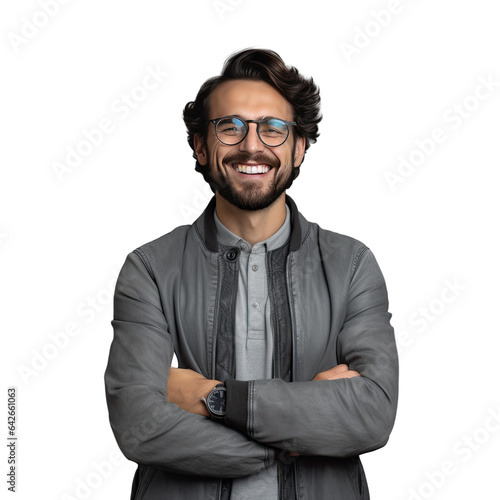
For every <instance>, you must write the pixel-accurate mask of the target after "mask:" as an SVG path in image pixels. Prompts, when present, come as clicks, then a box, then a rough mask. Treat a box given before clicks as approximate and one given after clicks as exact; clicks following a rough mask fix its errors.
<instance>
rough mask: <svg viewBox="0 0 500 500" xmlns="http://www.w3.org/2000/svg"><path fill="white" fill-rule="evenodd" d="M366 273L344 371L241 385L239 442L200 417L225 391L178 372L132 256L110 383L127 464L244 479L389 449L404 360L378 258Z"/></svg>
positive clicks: (355, 299)
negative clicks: (287, 459)
mask: <svg viewBox="0 0 500 500" xmlns="http://www.w3.org/2000/svg"><path fill="white" fill-rule="evenodd" d="M368 258H369V259H370V260H367V259H368ZM361 267H365V270H364V271H363V273H362V274H360V275H359V276H356V275H355V276H354V277H353V279H352V281H351V283H350V295H349V303H348V307H347V313H346V316H345V321H344V323H343V325H342V329H341V331H339V333H338V340H337V346H338V353H337V354H338V359H339V360H341V362H342V363H343V364H341V365H338V366H336V367H333V368H331V369H330V370H326V371H324V372H321V373H319V374H317V375H316V376H315V377H314V380H313V381H308V382H307V381H305V382H293V383H289V382H284V381H282V380H278V379H274V380H256V381H251V382H248V383H246V382H240V383H243V384H248V394H249V395H250V396H251V397H249V398H248V412H249V415H251V426H249V428H248V429H246V430H245V431H243V432H240V430H237V429H239V428H232V427H229V426H224V425H221V424H219V423H217V422H213V421H212V420H211V419H208V418H206V417H204V416H201V415H207V413H206V409H205V407H204V405H203V403H202V402H201V397H202V396H205V397H206V396H207V395H208V393H209V392H210V391H211V390H212V389H213V388H214V386H215V385H216V384H217V383H218V382H219V381H217V380H207V379H206V378H205V377H203V376H202V375H200V374H198V373H196V372H193V371H191V370H186V369H171V368H170V365H171V360H172V357H173V355H174V345H173V340H172V337H171V335H170V333H169V327H168V324H167V321H166V317H165V314H164V311H163V305H164V304H163V303H162V300H161V298H160V297H159V294H158V286H157V284H156V283H155V282H154V280H153V279H152V278H151V275H150V274H149V272H148V271H147V269H146V266H145V264H144V261H143V259H142V258H141V257H139V256H138V255H137V254H136V253H133V254H130V255H129V257H128V258H127V261H126V262H125V264H124V266H123V268H122V271H121V273H120V276H119V278H118V283H117V288H116V293H115V318H114V320H113V326H114V330H115V335H114V340H113V344H112V347H111V351H110V357H109V363H108V368H107V370H106V377H105V378H106V390H107V400H108V408H109V414H110V421H111V426H112V428H113V431H114V433H115V436H116V439H117V442H118V444H119V446H120V448H121V450H122V451H123V453H124V454H125V456H126V457H127V458H129V459H130V460H133V461H135V462H138V463H143V464H150V465H153V466H155V467H158V468H162V469H165V470H168V471H171V472H175V473H180V474H193V475H201V476H213V477H242V476H245V475H250V474H255V473H257V472H259V471H261V470H263V469H265V468H267V467H269V466H270V465H271V464H272V463H273V461H274V460H276V457H277V456H278V455H277V453H279V452H277V451H276V450H285V451H288V452H293V453H300V454H309V455H325V456H333V457H343V456H350V455H358V454H360V453H364V452H366V451H371V450H374V449H376V448H378V447H380V446H383V445H384V444H385V442H386V441H387V439H388V435H389V433H390V431H391V429H392V425H393V421H394V416H395V408H396V401H397V353H396V348H395V343H394V336H393V331H392V328H391V327H390V325H389V318H390V315H389V314H388V313H387V299H386V295H385V292H384V290H385V284H384V282H383V278H382V277H381V274H380V271H379V270H378V267H377V266H376V264H375V262H374V260H373V259H372V258H371V257H367V258H365V259H364V260H363V262H361V263H360V264H359V265H358V269H359V268H361ZM359 272H360V273H361V271H359ZM347 367H349V368H347ZM358 375H360V376H358ZM232 382H233V383H234V382H238V381H232ZM167 395H168V396H167ZM228 402H230V395H229V394H228ZM277 403H278V404H277ZM285 422H286V425H283V423H285ZM214 442H217V443H218V446H213V445H212V443H214ZM221 471H224V472H222V473H221Z"/></svg>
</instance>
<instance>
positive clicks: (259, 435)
mask: <svg viewBox="0 0 500 500" xmlns="http://www.w3.org/2000/svg"><path fill="white" fill-rule="evenodd" d="M390 318H391V315H390V313H389V312H388V299H387V291H386V286H385V282H384V278H383V276H382V273H381V271H380V269H379V267H378V264H377V262H376V260H375V258H374V257H373V255H372V253H371V252H370V250H368V249H367V248H366V247H364V251H363V252H362V255H361V256H360V258H359V262H358V265H357V267H356V269H355V271H354V273H353V276H352V279H351V281H350V285H349V291H348V297H347V306H346V316H345V321H344V324H343V326H342V328H341V330H340V332H339V334H338V339H337V349H338V351H337V352H338V361H339V364H342V363H345V364H347V365H348V366H349V368H350V369H352V370H356V371H358V372H359V373H360V375H361V376H360V377H354V378H350V379H339V380H324V381H314V382H312V381H311V382H292V383H286V382H284V381H282V380H278V379H274V380H258V381H250V382H242V381H226V386H227V388H228V396H227V397H228V416H227V418H226V423H227V424H228V425H230V426H233V427H235V428H238V429H240V430H243V431H245V432H247V433H248V435H249V436H250V437H252V438H253V439H255V440H257V441H259V442H261V443H265V444H268V445H270V446H274V447H276V448H280V449H282V450H286V451H289V452H298V453H301V454H308V455H324V456H332V457H347V456H351V455H359V454H361V453H364V452H368V451H372V450H375V449H377V448H380V447H382V446H384V445H385V443H386V442H387V440H388V439H389V434H390V432H391V430H392V427H393V425H394V420H395V416H396V405H397V394H398V358H397V350H396V345H395V340H394V331H393V328H392V326H391V325H390V322H389V320H390Z"/></svg>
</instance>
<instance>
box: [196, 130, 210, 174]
mask: <svg viewBox="0 0 500 500" xmlns="http://www.w3.org/2000/svg"><path fill="white" fill-rule="evenodd" d="M193 145H194V152H195V154H196V157H197V158H198V163H199V164H200V165H203V166H205V165H206V164H207V162H208V158H207V145H206V141H205V139H204V138H203V137H201V136H200V134H195V135H194V137H193Z"/></svg>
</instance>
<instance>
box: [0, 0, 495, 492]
mask: <svg viewBox="0 0 500 500" xmlns="http://www.w3.org/2000/svg"><path fill="white" fill-rule="evenodd" d="M54 2H55V0H51V1H49V0H47V3H48V4H52V5H54ZM42 3H43V2H42V1H40V2H37V1H32V0H23V1H21V0H18V1H16V2H9V3H7V2H4V3H3V5H2V14H1V16H0V19H1V20H0V25H1V34H2V43H1V46H0V51H1V58H2V59H1V60H2V63H1V71H2V78H1V80H0V85H1V93H0V99H1V102H0V104H1V107H0V109H1V111H0V114H1V119H2V129H1V143H2V147H1V151H0V154H1V181H0V189H1V193H0V203H1V205H0V267H1V271H0V272H1V275H0V276H1V278H0V283H1V288H0V290H1V291H0V293H1V297H0V300H1V304H2V312H1V332H2V344H3V345H2V355H3V361H2V367H5V370H6V373H5V376H4V378H3V380H5V382H4V383H3V388H4V389H3V390H4V391H5V394H4V396H3V397H4V401H6V400H7V394H6V393H7V386H11V385H13V386H17V389H18V436H19V441H18V448H17V452H18V459H19V467H18V493H17V498H19V499H30V500H31V499H33V498H40V499H66V500H67V499H70V498H71V499H75V498H84V497H85V496H86V497H87V498H92V499H109V498H128V497H129V494H130V486H131V481H132V476H133V472H134V470H135V466H134V464H132V463H129V462H126V461H125V460H121V461H120V460H118V461H117V459H116V457H117V456H118V455H116V450H117V445H116V443H115V441H114V437H113V435H112V432H111V429H110V427H109V423H108V417H107V409H106V403H105V398H104V384H103V372H104V369H105V365H106V362H107V355H108V349H109V345H110V342H111V339H112V329H111V326H110V320H111V317H112V305H111V302H110V299H111V294H112V290H113V287H114V281H115V278H116V272H117V271H118V270H119V269H120V267H121V265H122V264H123V261H124V259H125V256H126V255H127V253H128V252H130V251H131V250H133V249H134V248H136V247H137V246H139V245H141V244H143V243H145V242H147V241H150V240H152V239H154V238H156V237H158V236H160V235H161V234H164V233H166V232H168V231H170V230H171V229H172V228H174V227H175V226H178V225H180V224H185V223H189V222H191V221H192V220H193V219H194V218H195V217H196V215H197V214H199V213H200V212H201V210H202V208H203V207H204V205H205V203H206V202H207V201H208V199H209V191H208V189H207V188H206V187H205V184H204V181H203V179H202V177H201V176H200V175H199V174H197V173H196V172H195V171H194V160H193V159H192V158H191V150H190V149H189V146H188V144H187V142H186V137H185V128H184V123H183V121H182V109H183V107H184V105H185V104H186V102H188V101H190V100H192V99H194V97H195V95H196V92H197V90H198V89H199V87H200V85H201V84H202V83H203V82H204V81H205V79H207V78H208V77H210V76H213V75H216V74H218V73H219V72H220V69H221V67H222V64H223V61H224V60H225V59H226V57H227V56H228V55H230V54H231V53H232V52H234V51H236V50H238V49H242V48H245V47H249V46H257V47H263V48H271V49H274V50H276V51H277V52H278V53H279V54H280V55H281V56H282V57H283V59H284V60H285V62H286V63H287V64H291V65H294V66H296V67H297V68H299V70H300V71H301V72H302V73H304V74H305V75H308V76H313V77H314V79H315V81H316V82H317V83H318V84H319V86H320V88H321V92H322V111H323V115H324V119H323V121H322V123H321V124H320V132H321V136H320V138H319V140H318V142H317V144H316V145H313V146H312V147H311V149H310V150H309V152H308V153H307V156H306V160H305V163H304V165H303V167H302V172H301V175H300V177H299V179H298V180H297V182H296V183H295V184H294V186H293V187H292V189H291V190H290V192H289V194H290V195H291V196H292V197H293V198H294V199H295V201H296V202H297V204H298V206H299V209H300V210H301V212H302V213H303V214H304V215H305V216H306V217H307V218H308V219H309V220H311V221H316V222H318V223H320V224H321V225H322V226H323V227H325V228H328V229H332V230H334V231H337V232H341V233H344V234H349V235H351V236H353V237H355V238H357V239H360V240H362V241H363V242H365V243H366V244H367V245H368V246H370V247H371V249H372V250H373V252H374V253H375V255H376V257H377V259H378V261H379V264H380V266H381V268H382V270H383V272H384V275H385V277H386V281H387V285H388V289H389V294H390V306H391V311H392V312H393V324H394V326H395V328H396V331H397V335H398V346H399V352H400V362H401V381H400V393H401V395H400V403H399V412H398V417H397V422H396V425H395V428H394V431H393V433H392V436H391V439H390V441H389V443H388V444H387V446H386V447H385V448H383V449H382V450H379V451H376V452H373V453H370V454H367V455H365V456H364V458H363V463H364V465H365V469H366V474H367V477H368V481H369V484H370V488H371V494H372V499H373V500H407V499H408V500H409V499H412V500H415V499H419V498H436V499H438V498H439V499H453V500H456V499H469V498H498V466H499V463H500V453H499V442H500V432H499V430H500V416H499V412H500V395H499V376H498V368H497V366H498V341H497V337H498V334H499V328H498V310H499V308H498V302H499V294H498V279H499V273H498V271H499V264H498V256H497V251H498V250H497V245H496V243H497V242H498V213H499V206H498V205H499V203H498V170H499V168H500V165H499V159H500V153H499V149H498V144H499V137H500V136H499V132H500V130H499V129H500V126H499V116H500V98H499V95H498V94H500V86H499V82H500V67H499V64H500V57H499V51H498V48H499V47H500V30H499V29H498V19H499V15H500V13H499V10H498V2H495V1H494V0H489V1H488V0H473V1H472V0H469V1H466V0H458V1H457V0H455V1H452V0H442V1H436V0H435V1H431V0H413V1H410V0H401V1H400V2H398V1H397V0H393V1H392V2H389V1H388V0H384V1H380V0H377V1H363V2H348V1H342V2H319V1H315V0H309V1H307V2H302V1H297V0H293V1H291V0H287V1H284V0H274V1H273V2H267V1H264V0H221V1H220V2H219V3H218V4H216V3H214V2H213V1H212V0H206V1H201V0H196V1H186V2H181V1H177V2H166V1H159V0H146V1H142V2H139V1H136V2H133V1H123V0H122V1H118V0H108V1H106V2H102V1H98V0H86V1H83V0H72V1H71V0H70V1H68V0H66V4H65V5H62V3H57V2H56V3H55V5H56V7H57V6H58V7H57V8H56V7H54V6H52V10H51V15H50V17H49V16H48V15H44V14H43V9H42V8H41V5H42ZM217 5H218V7H217ZM46 8H47V9H48V7H46ZM389 8H390V9H391V10H392V11H393V13H392V14H390V15H389V16H388V15H387V9H389ZM48 10H50V9H48ZM56 10H57V12H56ZM381 11H386V12H385V13H384V12H382V13H381V14H379V15H377V13H380V12H381ZM376 19H378V20H376ZM32 23H35V24H32ZM382 24H384V25H385V26H382ZM30 25H31V26H30ZM37 25H38V27H37ZM366 31H368V35H366V34H364V35H363V33H364V32H366ZM348 44H350V49H349V45H348ZM148 67H149V68H150V69H154V68H157V69H158V71H159V72H160V74H161V73H168V75H167V76H162V77H159V80H161V82H159V83H158V85H157V88H155V89H152V90H148V91H146V92H144V91H142V90H141V89H137V86H138V85H140V84H141V82H142V81H143V79H144V77H145V75H146V74H147V71H148V70H147V68H148ZM481 79H483V81H487V80H489V81H490V82H493V83H491V84H490V86H491V88H490V90H489V93H488V91H487V90H485V87H484V86H482V87H481V85H482V84H481ZM495 82H496V83H495ZM475 92H478V93H479V95H480V96H481V100H479V99H477V98H475V97H474V95H475ZM131 93H132V94H133V95H135V96H136V97H137V98H138V99H139V100H140V102H134V103H133V105H134V106H135V107H134V109H131V108H130V107H128V108H125V109H124V108H123V104H121V105H120V104H119V101H120V100H121V99H122V94H131ZM117 100H118V101H117ZM117 106H121V108H120V107H117ZM454 106H459V107H461V106H465V108H464V109H465V113H467V115H468V116H467V117H465V113H464V116H463V117H462V118H457V116H459V115H458V109H459V108H457V107H455V108H454ZM119 109H121V111H119ZM125 115H126V116H125ZM102 119H107V120H108V124H109V123H111V124H112V127H111V128H112V129H113V130H112V131H110V132H109V133H106V134H104V135H103V139H102V141H101V143H100V144H97V145H95V146H92V147H91V148H90V150H88V149H87V150H86V153H88V154H87V156H86V157H85V158H83V159H82V161H81V162H80V164H79V165H76V166H74V167H73V168H72V169H70V170H69V171H67V172H64V173H63V174H62V175H61V174H59V176H58V175H57V174H56V171H55V170H54V164H56V163H57V162H59V163H60V164H62V163H65V161H66V155H67V154H68V148H77V147H78V145H80V147H81V148H83V150H85V145H83V146H82V141H83V140H84V139H85V136H84V131H85V130H86V131H91V130H92V129H95V128H96V127H98V126H99V123H100V121H101V120H102ZM436 128H440V129H442V133H441V134H442V135H441V137H443V134H444V137H445V138H446V139H445V140H442V141H441V143H440V144H437V145H436V144H434V146H432V145H429V146H428V151H430V153H429V154H428V155H427V156H425V157H423V156H422V155H423V153H421V154H419V153H418V152H417V153H415V152H414V150H415V151H417V145H416V142H415V141H417V140H420V141H424V142H425V141H426V140H427V144H429V143H428V141H429V138H431V137H432V134H433V131H434V129H436ZM412 152H413V159H414V160H415V162H416V163H419V165H417V166H415V168H414V169H413V171H412V170H411V169H408V167H407V168H406V170H401V172H403V173H404V175H405V176H404V177H403V176H401V177H400V179H399V180H400V181H401V182H399V183H397V184H396V185H395V186H393V189H391V186H390V184H389V182H388V180H387V177H386V176H387V172H392V173H393V174H394V175H400V174H398V165H399V164H400V163H401V158H400V157H401V156H402V157H405V158H407V159H408V158H409V157H410V156H411V155H412ZM419 160H421V161H419ZM443 298H444V299H445V300H444V301H443ZM92 300H94V301H95V302H94V308H95V309H94V312H93V313H92V312H89V311H91V307H90V303H91V301H92ZM420 308H426V309H428V310H429V311H430V312H429V313H426V314H428V316H427V319H425V318H424V316H421V314H422V311H423V309H420ZM96 309H99V310H96ZM429 314H430V316H429ZM68 324H69V326H68ZM71 324H73V326H75V327H76V328H77V332H78V333H77V334H76V335H73V336H71V337H68V335H67V334H63V333H61V332H64V330H65V329H71ZM73 333H76V332H73ZM58 334H59V335H58ZM54 338H59V339H64V338H66V340H65V341H64V342H63V340H59V342H60V345H61V346H62V347H60V348H57V346H55V344H54V340H53V339H54ZM29 370H32V371H29ZM4 404H5V405H6V402H5V403H4ZM493 415H496V419H497V420H496V421H495V420H494V417H493ZM6 427H7V421H6V417H5V424H4V431H3V432H4V434H3V435H5V434H6ZM468 439H469V440H468ZM3 449H4V451H3V455H4V457H3V458H2V461H3V462H2V463H3V464H5V465H4V469H2V470H4V471H5V472H6V469H7V453H8V449H7V448H6V447H5V445H4V447H3ZM105 461H107V462H109V463H111V461H113V464H112V465H111V466H108V467H106V466H105V465H103V462H105ZM443 463H446V465H444V469H445V472H446V475H444V473H441V472H440V473H438V472H436V471H440V470H442V469H443ZM98 464H101V465H100V466H99V465H98ZM99 470H100V472H98V471H99ZM5 472H4V474H5ZM2 477H3V478H4V480H2V486H1V488H2V490H3V491H6V490H7V483H6V481H5V477H6V476H5V475H2ZM413 492H414V493H413ZM2 495H3V493H2ZM310 500H316V499H310Z"/></svg>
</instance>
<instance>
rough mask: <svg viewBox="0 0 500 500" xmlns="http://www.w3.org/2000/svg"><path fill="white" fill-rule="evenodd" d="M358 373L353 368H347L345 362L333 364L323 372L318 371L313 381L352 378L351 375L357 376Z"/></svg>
mask: <svg viewBox="0 0 500 500" xmlns="http://www.w3.org/2000/svg"><path fill="white" fill-rule="evenodd" d="M359 376H360V374H359V373H358V372H357V371H355V370H349V367H348V366H347V365H345V364H341V365H337V366H334V367H333V368H330V369H329V370H326V371H324V372H321V373H318V374H317V375H316V376H315V377H314V378H313V381H317V380H337V379H340V378H352V377H359Z"/></svg>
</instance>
